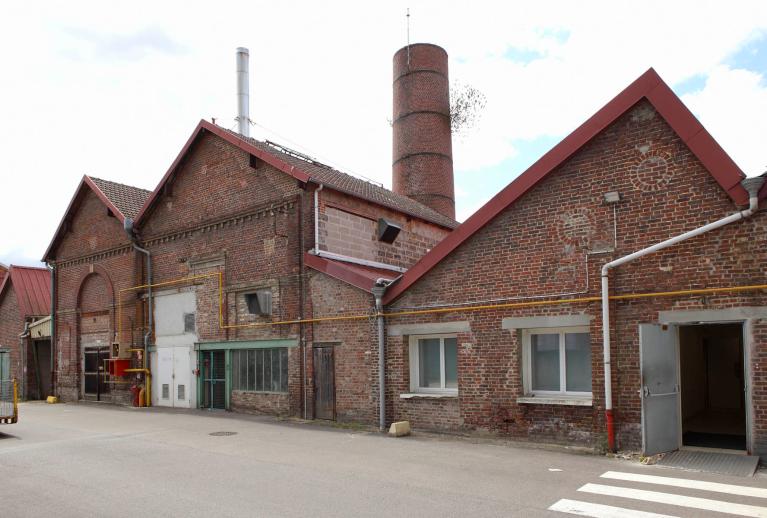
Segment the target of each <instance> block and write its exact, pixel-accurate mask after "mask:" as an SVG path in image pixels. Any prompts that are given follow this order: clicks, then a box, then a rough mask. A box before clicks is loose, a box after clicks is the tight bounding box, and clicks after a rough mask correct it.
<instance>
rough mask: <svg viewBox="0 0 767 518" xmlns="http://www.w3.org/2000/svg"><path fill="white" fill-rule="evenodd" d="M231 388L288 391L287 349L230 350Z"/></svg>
mask: <svg viewBox="0 0 767 518" xmlns="http://www.w3.org/2000/svg"><path fill="white" fill-rule="evenodd" d="M232 390H242V391H246V392H287V391H288V349H287V348H285V347H280V348H275V349H241V350H237V351H232Z"/></svg>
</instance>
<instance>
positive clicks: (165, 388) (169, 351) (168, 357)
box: [153, 347, 174, 406]
mask: <svg viewBox="0 0 767 518" xmlns="http://www.w3.org/2000/svg"><path fill="white" fill-rule="evenodd" d="M155 372H156V373H157V374H156V376H157V392H156V393H155V398H153V399H154V400H155V404H156V405H157V406H173V392H174V390H173V348H172V347H158V348H157V370H156V371H155Z"/></svg>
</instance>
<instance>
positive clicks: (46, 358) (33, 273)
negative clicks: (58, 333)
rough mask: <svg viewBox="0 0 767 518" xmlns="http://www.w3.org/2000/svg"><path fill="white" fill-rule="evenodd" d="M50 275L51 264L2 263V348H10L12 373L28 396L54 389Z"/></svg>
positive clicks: (41, 394)
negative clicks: (37, 266) (5, 264)
mask: <svg viewBox="0 0 767 518" xmlns="http://www.w3.org/2000/svg"><path fill="white" fill-rule="evenodd" d="M50 279H51V276H50V273H49V272H48V269H47V268H31V267H28V266H16V265H11V266H10V267H5V266H4V265H0V348H3V349H9V353H10V370H11V372H10V373H9V374H10V377H12V378H15V379H17V380H19V381H20V383H19V391H20V393H21V396H22V397H24V398H26V399H43V398H45V397H46V396H47V395H49V393H50V390H51V389H50V386H51V385H50V384H51V378H52V371H51V363H52V358H53V357H52V352H51V334H50V321H51V318H50V312H51V297H50V293H51V280H50Z"/></svg>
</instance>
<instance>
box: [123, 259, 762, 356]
mask: <svg viewBox="0 0 767 518" xmlns="http://www.w3.org/2000/svg"><path fill="white" fill-rule="evenodd" d="M210 277H218V326H219V329H237V328H245V327H269V326H279V325H292V324H311V323H318V322H332V321H341V320H346V321H349V320H364V319H368V318H371V317H377V316H383V317H385V318H393V317H400V316H409V315H428V314H435V313H459V312H463V311H485V310H488V311H489V310H495V309H511V308H525V307H536V306H548V305H559V304H586V303H589V302H599V301H601V300H602V297H599V296H592V297H578V298H569V299H550V300H536V301H526V302H505V303H499V304H482V305H475V306H472V305H466V306H450V307H442V308H440V307H436V308H428V309H415V310H409V311H394V312H382V313H380V315H379V314H378V313H376V312H371V313H365V314H352V315H336V316H328V317H316V318H306V319H303V320H302V319H294V320H278V321H275V322H263V323H248V324H228V325H224V283H223V278H224V277H223V272H215V273H209V274H204V275H193V276H191V277H183V278H180V279H175V280H172V281H166V282H160V283H157V284H152V285H151V287H152V288H158V287H162V286H171V285H177V284H182V283H185V282H192V281H195V280H199V279H206V278H210ZM148 287H150V285H148V284H142V285H140V286H133V287H131V288H125V289H122V290H120V293H123V292H127V291H133V290H138V289H145V288H148ZM760 290H767V284H753V285H747V286H725V287H720V288H696V289H690V290H676V291H657V292H645V293H628V294H623V295H611V296H610V297H609V300H633V299H643V298H652V297H679V296H686V295H715V294H717V293H738V292H743V291H760ZM467 304H470V303H467ZM117 321H118V339H119V338H120V333H121V329H122V326H121V323H122V299H121V298H120V299H119V300H118V319H117ZM145 361H146V359H145Z"/></svg>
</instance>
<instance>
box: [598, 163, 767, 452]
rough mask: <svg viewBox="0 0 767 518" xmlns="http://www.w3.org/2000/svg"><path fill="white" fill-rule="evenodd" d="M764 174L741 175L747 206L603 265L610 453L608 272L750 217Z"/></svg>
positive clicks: (612, 442)
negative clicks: (750, 176) (755, 175)
mask: <svg viewBox="0 0 767 518" xmlns="http://www.w3.org/2000/svg"><path fill="white" fill-rule="evenodd" d="M764 180H765V179H764V178H763V177H761V176H760V177H756V178H744V179H743V180H742V181H741V182H740V183H741V185H742V186H743V188H744V189H746V191H748V203H749V206H748V209H746V210H742V211H738V212H736V213H734V214H731V215H729V216H726V217H724V218H722V219H720V220H717V221H714V222H712V223H708V224H707V225H703V226H702V227H699V228H696V229H693V230H690V231H688V232H685V233H683V234H680V235H678V236H675V237H672V238H670V239H667V240H665V241H661V242H660V243H656V244H654V245H652V246H648V247H647V248H643V249H641V250H637V251H636V252H633V253H631V254H628V255H625V256H623V257H620V258H618V259H615V260H614V261H610V262H609V263H606V264H605V265H604V266H602V297H601V300H602V356H603V364H604V383H605V421H606V424H607V446H608V449H609V450H610V451H611V452H612V451H615V424H614V421H613V396H612V377H611V376H612V368H611V364H610V278H609V272H610V270H611V269H613V268H617V267H618V266H621V265H624V264H626V263H629V262H631V261H633V260H635V259H639V258H640V257H644V256H646V255H649V254H652V253H654V252H657V251H659V250H663V249H664V248H668V247H670V246H673V245H675V244H677V243H681V242H682V241H686V240H688V239H691V238H693V237H697V236H699V235H701V234H705V233H706V232H710V231H712V230H716V229H718V228H720V227H723V226H725V225H729V224H730V223H735V222H736V221H740V220H742V219H746V218H748V217H750V216H752V215H753V214H754V213H755V212H756V211H757V210H758V209H759V189H760V188H761V187H762V185H763V184H764Z"/></svg>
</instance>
